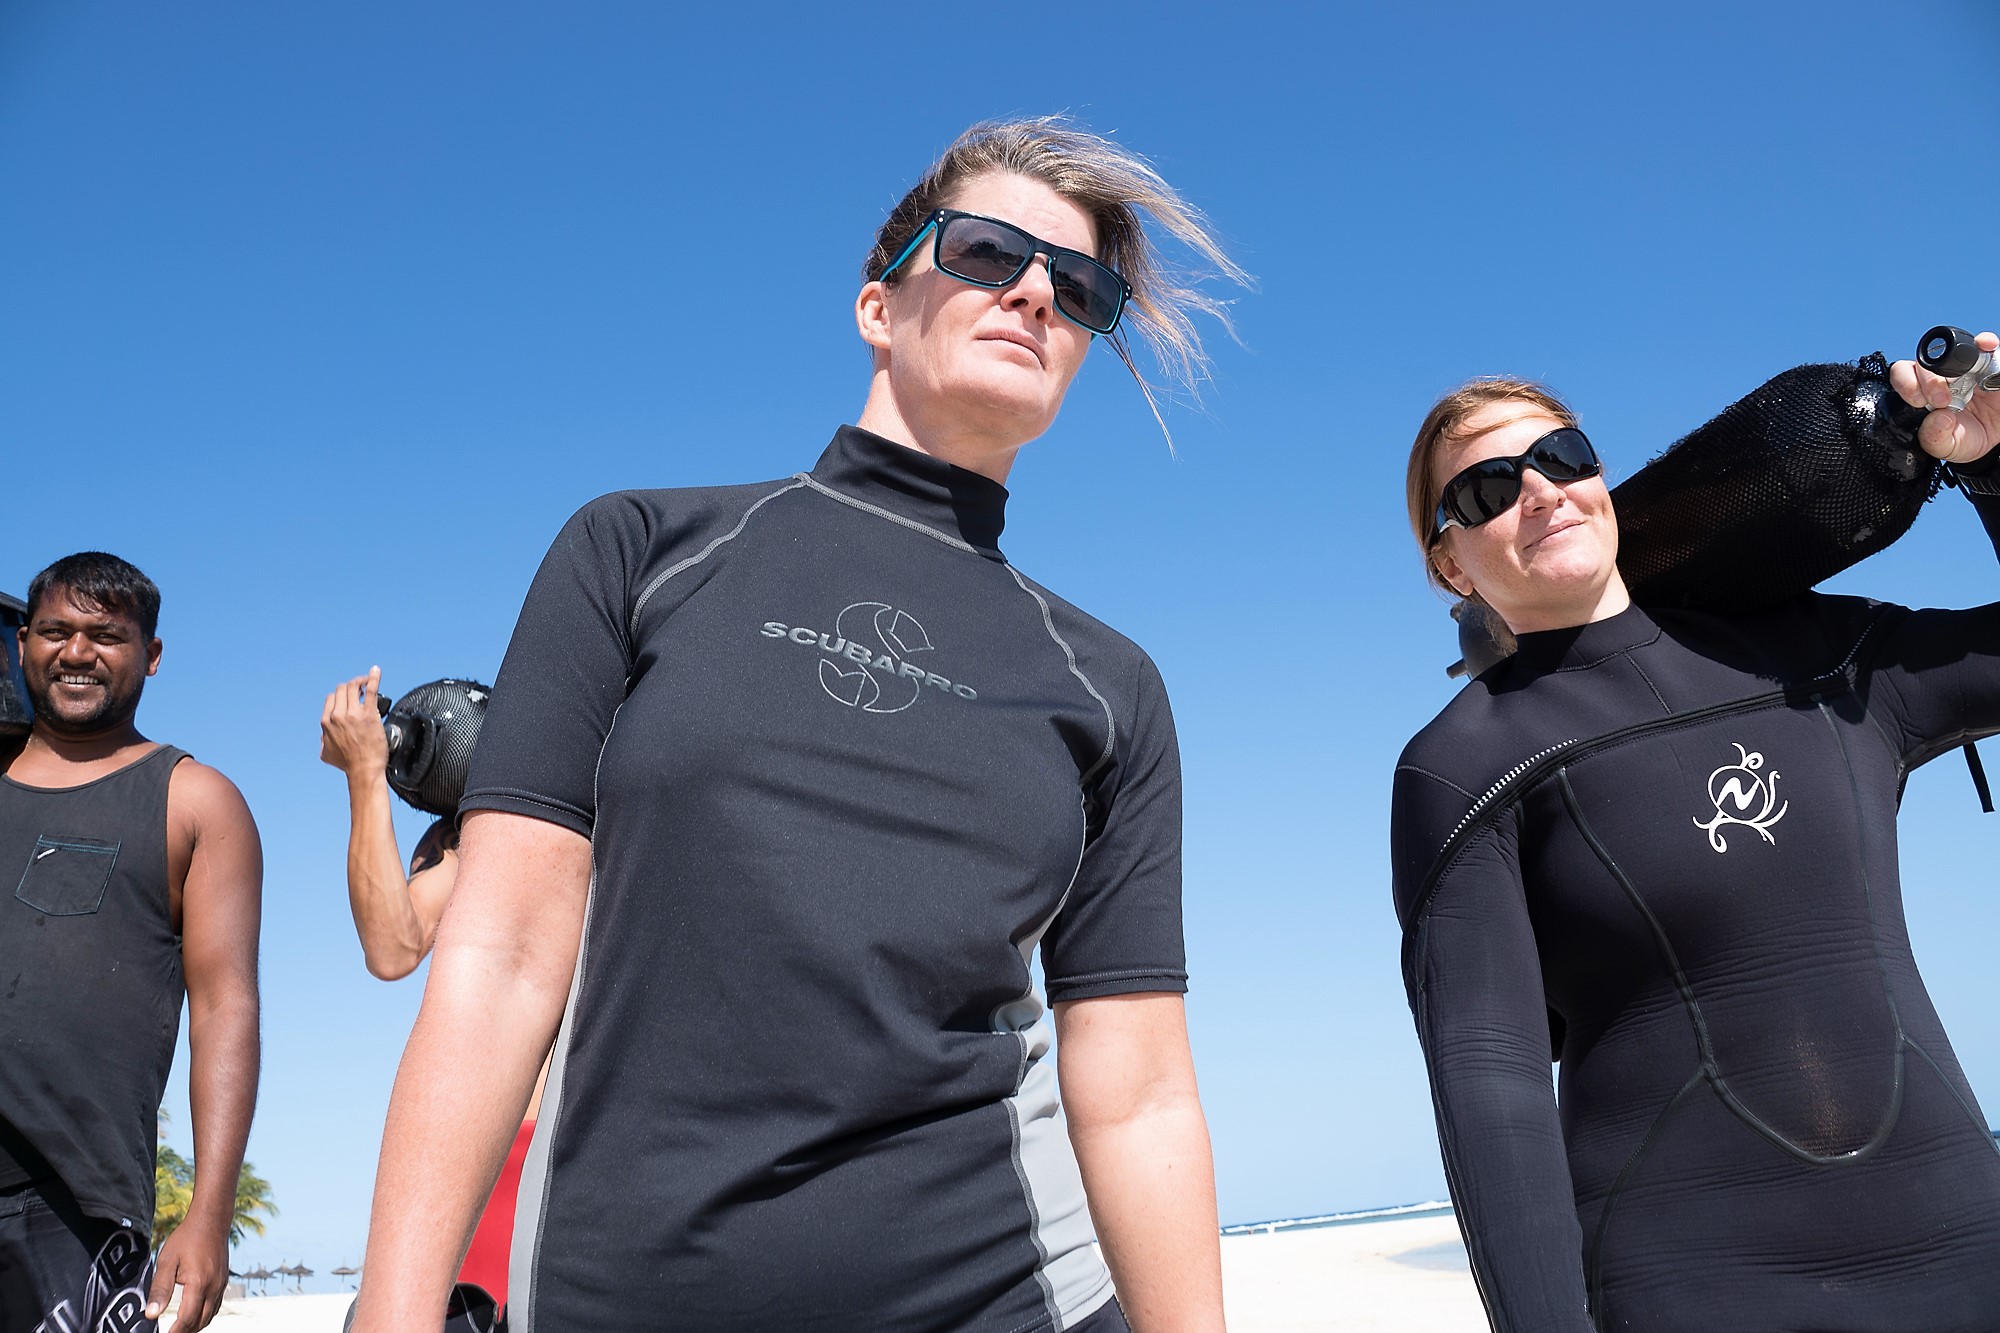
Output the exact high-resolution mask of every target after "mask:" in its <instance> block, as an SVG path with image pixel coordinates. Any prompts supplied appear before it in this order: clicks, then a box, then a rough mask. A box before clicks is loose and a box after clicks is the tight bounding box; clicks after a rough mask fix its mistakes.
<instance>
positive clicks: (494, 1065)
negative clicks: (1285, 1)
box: [356, 120, 1237, 1333]
mask: <svg viewBox="0 0 2000 1333" xmlns="http://www.w3.org/2000/svg"><path fill="white" fill-rule="evenodd" d="M1142 214H1144V215H1149V216H1150V219H1151V220H1152V222H1153V223H1155V224H1157V225H1161V226H1164V227H1165V228H1166V229H1167V230H1169V231H1171V232H1172V233H1173V234H1175V235H1176V236H1178V237H1179V238H1180V239H1181V240H1182V241H1183V242H1185V243H1188V244H1189V245H1191V246H1192V248H1193V249H1195V250H1196V251H1199V252H1200V253H1201V254H1203V255H1204V256H1205V257H1206V259H1207V260H1208V261H1209V262H1211V263H1214V264H1216V265H1218V266H1220V267H1222V268H1223V269H1224V270H1225V271H1228V272H1230V273H1232V274H1233V273H1236V272H1237V270H1235V268H1234V266H1233V265H1230V264H1229V263H1228V261H1227V259H1226V258H1225V257H1224V256H1223V255H1222V254H1221V253H1220V251H1219V250H1218V249H1217V248H1216V246H1215V243H1214V242H1213V240H1212V239H1211V237H1210V236H1209V233H1208V231H1207V230H1206V227H1205V224H1203V222H1202V221H1201V219H1200V217H1199V215H1198V214H1196V213H1195V212H1194V211H1193V210H1192V209H1191V208H1189V207H1188V206H1187V205H1186V204H1184V203H1183V202H1182V201H1181V200H1180V199H1179V197H1178V196H1177V195H1175V194H1174V192H1173V191H1172V190H1171V189H1170V188H1169V187H1168V186H1167V185H1166V184H1165V183H1164V182H1163V181H1161V180H1160V178H1159V177H1158V176H1157V175H1155V174H1154V173H1153V171H1152V170H1151V169H1150V168H1149V167H1147V166H1146V165H1145V164H1144V163H1143V162H1142V161H1140V160H1139V159H1137V158H1135V157H1133V156H1132V155H1130V154H1128V153H1126V152H1124V151H1123V150H1121V149H1119V148H1117V147H1115V146H1113V145H1112V144H1110V143H1107V142H1106V141H1104V140H1102V139H1099V138H1097V137H1095V136H1092V135H1089V134H1086V133H1082V132H1080V131H1078V130H1075V129H1072V128H1069V127H1067V126H1065V125H1064V124H1063V123H1061V122H1059V121H1055V120H1042V121H1028V122H1018V123H1013V124H1006V125H988V126H980V127H975V128H974V129H973V130H971V131H969V132H968V133H967V134H966V135H964V136H962V137H961V139H960V140H959V141H958V142H957V143H956V144H954V145H953V146H952V148H951V149H950V150H949V151H948V152H947V153H946V155H945V156H944V158H943V159H941V160H940V161H939V162H938V163H937V164H936V165H935V166H934V167H933V168H932V169H931V171H930V172H929V173H927V174H926V176H925V177H924V179H923V180H922V181H921V182H919V184H918V185H917V187H916V188H915V189H914V190H912V191H911V192H910V194H909V195H908V196H907V197H905V198H904V200H903V201H902V202H901V203H900V204H899V205H898V206H897V207H896V209H895V210H894V211H893V212H892V213H891V214H890V216H889V219H888V221H887V222H886V223H885V224H884V226H883V228H882V231H881V234H880V235H879V237H878V238H877V242H876V245H875V249H874V251H873V253H872V255H871V256H870V258H869V260H868V263H867V266H866V270H865V279H866V280H865V282H864V283H863V285H862V287H861V290H860V296H859V298H858V301H857V304H856V319H857V323H858V326H859V330H860V334H861V337H862V339H863V341H864V342H865V343H866V344H867V345H868V347H869V348H870V350H871V353H872V356H873V375H872V379H871V382H870V387H869V393H868V398H867V402H866V404H865V406H864V407H863V410H862V413H861V417H860V424H859V426H843V427H841V428H840V429H839V430H838V431H837V432H835V434H834V437H833V442H832V444H831V445H829V446H828V447H827V448H826V451H825V452H824V454H823V455H822V456H821V457H820V459H819V462H818V463H817V464H816V465H814V466H813V467H812V468H811V469H810V470H809V471H805V472H800V473H798V474H797V475H795V476H791V477H785V478H781V479H778V480H775V481H769V482H762V483H757V484H752V485H743V486H725V487H715V488H706V489H689V490H657V491H628V492H621V493H619V494H615V495H609V496H605V497H603V498H602V499H599V500H596V501H593V502H592V503H590V504H589V505H586V506H585V507H584V508H583V509H582V510H581V511H580V512H579V513H578V514H577V515H576V516H575V517H574V518H572V519H571V520H570V522H569V523H568V525H567V526H566V527H564V529H563V530H562V532H561V534H560V535H559V536H558V537H557V538H556V541H555V544H554V546H553V547H552V548H551V549H550V551H549V554H548V556H547V558H546V559H545V560H544V562H543V564H542V567H541V570H540V572H539V573H538V574H537V575H536V577H535V581H534V585H533V587H532V588H531V589H530V591H529V593H528V598H527V602H526V605H525V606H524V607H523V609H522V612H521V618H520V622H519V625H518V626H517V628H516V629H515V632H514V638H513V641H512V643H511V645H510V646H509V648H508V650H507V657H506V660H505V663H504V665H503V666H502V668H501V671H500V675H499V679H498V681H497V682H496V687H495V690H494V694H493V699H494V703H493V706H492V708H491V709H490V710H489V711H488V713H487V715H486V719H485V725H484V728H483V730H482V736H481V741H480V748H479V752H478V755H477V757H476V759H475V760H474V764H473V769H472V773H471V776H470V779H469V781H468V783H467V791H466V796H465V799H464V802H463V804H462V805H461V810H462V812H464V815H465V818H464V837H463V845H462V853H461V855H462V868H461V870H460V873H459V879H458V884H457V888H456V890H455V892H454V894H453V898H452V901H451V904H450V906H449V907H448V908H447V910H446V912H445V915H444V918H443V921H442V924H441V926H440V928H439V931H438V935H437V944H436V949H435V954H434V961H433V962H432V964H431V974H430V981H429V985H428V987H427V989H426V991H425V995H424V1004H423V1010H422V1012H421V1014H420V1015H419V1017H418V1020H417V1025H416V1028H415V1030H414V1032H413V1033H412V1035H411V1038H410V1044H409V1049H408V1051H407V1052H406V1053H405V1055H404V1059H403V1064H402V1068H401V1070H400V1072H399V1074H398V1076H397V1081H396V1091H395V1095H394V1098H393V1100H392V1102H391V1105H390V1110H389V1121H388V1127H387V1131H386V1133H385V1138H384V1144H383V1151H382V1161H381V1167H380V1171H379V1173H378V1178H377V1184H376V1194H375V1207H374V1214H373V1220H372V1223H371V1226H370V1230H369V1250H368V1258H367V1264H366V1269H367V1279H366V1281H365V1283H364V1285H363V1287H362V1290H361V1295H360V1298H359V1304H358V1306H357V1323H356V1327H357V1328H358V1329H361V1330H365V1331H366V1333H390V1331H392V1330H393V1331H394V1333H405V1331H406V1330H409V1329H414V1328H419V1327H422V1326H424V1325H425V1324H426V1323H428V1324H429V1325H430V1326H432V1327H435V1326H436V1318H435V1315H434V1314H433V1313H431V1312H435V1311H437V1310H439V1309H441V1308H442V1307H443V1304H444V1300H445V1292H446V1288H447V1287H448V1286H449V1284H450V1278H451V1273H452V1271H453V1269H454V1267H455V1266H456V1264H457V1263H458V1256H459V1254H460V1253H461V1252H462V1251H463V1249H464V1246H465V1242H466V1237H467V1236H468V1235H469V1233H470V1231H471V1229H472V1223H473V1220H474V1217H475V1215H476V1214H477V1211H478V1203H479V1200H480V1199H481V1198H482V1197H483V1196H484V1193H485V1192H486V1191H487V1190H488V1189H489V1188H490V1187H491V1185H492V1182H493V1178H494V1175H495V1172H496V1171H497V1170H498V1168H499V1166H500V1162H501V1158H502V1157H503V1155H504V1153H505V1151H506V1147H507V1141H508V1136H509V1135H510V1134H511V1133H512V1130H513V1126H514V1125H515V1124H517V1123H518V1122H519V1120H520V1116H521V1111H522V1108H523V1106H524V1104H525V1103H526V1101H527V1098H528V1093H529V1090H530V1088H531V1087H532V1086H533V1084H534V1080H535V1072H536V1069H537V1066H538V1065H539V1063H540V1061H541V1059H542V1056H543V1054H544V1052H548V1051H550V1048H551V1044H552V1043H553V1053H552V1057H551V1059H552V1063H551V1067H550V1072H549V1076H548V1084H547V1091H546V1093H545V1095H544V1098H543V1103H542V1111H541V1116H540V1118H539V1120H538V1122H537V1126H536V1132H535V1136H534V1141H533V1146H532V1147H531V1149H530V1151H529V1155H528V1161H527V1167H526V1170H525V1171H524V1172H523V1178H522V1183H521V1192H520V1204H519V1210H518V1212H517V1221H516V1225H515V1230H514V1250H513V1262H512V1266H511V1269H510V1280H509V1299H510V1308H509V1321H510V1327H511V1328H512V1330H513V1333H528V1331H529V1330H535V1329H540V1330H542V1331H543V1333H557V1331H562V1333H567V1331H568V1330H600V1329H602V1330H611V1329H641V1328H668V1327H671V1328H689V1329H702V1330H710V1331H714V1330H740V1331H741V1333H771V1331H772V1330H787V1331H788V1333H789V1331H791V1330H810V1329H824V1330H847V1329H862V1328H866V1329H869V1330H871V1331H882V1330H909V1331H910V1333H944V1331H945V1330H959V1329H973V1330H994V1331H995V1333H1000V1331H1002V1330H1005V1331H1006V1333H1028V1331H1030V1330H1043V1329H1049V1330H1054V1329H1078V1330H1090V1333H1114V1331H1115V1330H1119V1329H1124V1328H1126V1327H1127V1324H1126V1322H1125V1314H1124V1313H1121V1310H1120V1302H1121V1301H1122V1303H1123V1307H1124V1311H1125V1312H1127V1313H1129V1315H1130V1319H1131V1324H1132V1326H1136V1327H1138V1328H1140V1329H1142V1330H1154V1329H1161V1330H1166V1329H1186V1330H1197V1329H1201V1330H1208V1329H1220V1328H1221V1327H1222V1306H1221V1292H1220V1259H1219V1254H1218V1245H1217V1235H1216V1225H1215V1202H1214V1185H1213V1174H1212V1170H1211V1167H1210V1159H1209V1148H1208V1138H1207V1130H1206V1128H1205V1126H1204V1122H1203V1118H1202V1114H1201V1108H1200V1104H1199V1102H1198V1100H1197V1098H1196V1092H1195V1084H1194V1076H1193V1069H1192V1064H1191V1062H1190V1059H1189V1054H1188V1044H1187V1033H1186V1026H1185V1022H1184V1018H1183V1012H1182V999H1181V995H1182V992H1184V991H1185V989H1186V975H1187V974H1186V972H1185V970H1184V964H1183V956H1182V943H1181V925H1180V778H1179V766H1178V759H1177V754H1176V749H1175V743H1174V732H1173V722H1172V718H1171V716H1170V714H1169V712H1168V708H1167V701H1166V696H1165V693H1164V690H1163V688H1162V686H1161V683H1160V678H1159V675H1158V673H1157V672H1156V671H1155V670H1154V668H1153V666H1152V664H1151V662H1150V661H1149V660H1148V659H1147V658H1146V656H1145V654H1144V653H1142V652H1141V651H1140V650H1139V649H1138V648H1137V647H1135V646H1134V645H1133V644H1132V643H1130V642H1129V641H1128V640H1125V639H1123V638H1121V637H1119V636H1118V635H1117V634H1115V633H1113V632H1112V631H1110V630H1108V629H1106V628H1105V627H1104V626H1102V625H1101V624H1099V623H1098V622H1097V621H1095V620H1092V619H1091V618H1090V617H1088V616H1086V615H1085V614H1083V613H1082V612H1080V611H1078V610H1076V609H1075V608H1074V607H1072V606H1070V605H1069V604H1068V603H1066V602H1064V601H1062V600H1061V599H1060V598H1058V597H1056V596H1055V595H1054V594H1052V593H1050V592H1048V591H1046V590H1044V589H1043V588H1042V587H1041V586H1040V585H1039V584H1037V583H1035V582H1034V581H1032V580H1030V579H1029V578H1027V577H1026V576H1025V575H1023V574H1022V573H1020V572H1019V571H1017V570H1016V569H1015V568H1014V567H1013V566H1012V565H1010V564H1009V563H1008V562H1007V560H1006V558H1005V557H1004V556H1003V555H1002V554H1001V551H1000V547H999V540H1000V534H1001V525H1002V520H1003V517H1004V510H1005V505H1006V503H1007V499H1008V495H1007V491H1006V490H1005V489H1004V487H1003V486H1002V484H1001V483H1002V482H1003V481H1004V479H1005V478H1006V476H1007V474H1008V470H1009V467H1010V466H1011V464H1012V462H1013V459H1014V455H1015V452H1016V451H1017V450H1018V449H1019V448H1020V447H1021V446H1022V445H1023V444H1025V443H1026V442H1027V441H1029V440H1031V439H1033V438H1035V437H1036V436H1038V435H1040V434H1041V433H1042V432H1043V431H1045V430H1046V429H1047V428H1048V427H1049V425H1050V423H1051V422H1052V420H1053V419H1054V417H1055V415H1056V412H1057V409H1058V408H1059V407H1060V406H1061V404H1062V400H1063V395H1064V392H1065V390H1066V389H1067V387H1068V385H1069V382H1070V380H1071V378H1072V376H1074V375H1075V373H1076V372H1077V370H1078V369H1079V368H1080V367H1081V365H1082V363H1083V359H1084V355H1085V353H1086V352H1087V351H1088V350H1089V348H1090V345H1091V343H1092V341H1093V340H1094V339H1095V338H1097V337H1098V336H1106V341H1107V342H1108V344H1109V345H1110V347H1111V348H1112V350H1113V351H1114V352H1115V353H1117V354H1118V355H1119V356H1120V358H1121V359H1122V360H1126V364H1127V365H1128V366H1129V365H1130V364H1131V363H1130V361H1129V359H1128V358H1127V357H1126V345H1125V342H1124V340H1123V336H1122V334H1121V333H1120V332H1119V331H1118V330H1120V328H1121V327H1122V326H1123V325H1124V324H1125V323H1126V322H1130V323H1133V324H1136V325H1137V326H1138V328H1139V330H1140V332H1141V333H1142V334H1143V335H1145V336H1146V337H1147V338H1148V340H1149V341H1151V342H1152V343H1153V344H1154V347H1155V350H1156V351H1159V352H1161V353H1162V354H1163V361H1164V363H1165V364H1167V365H1169V366H1173V365H1175V364H1179V365H1181V366H1182V367H1184V368H1188V369H1192V368H1193V366H1194V365H1195V363H1196V362H1198V359H1199V356H1200V347H1199V343H1198V341H1197V340H1196V339H1195V337H1194V334H1193V329H1192V326H1191V325H1190V323H1189V313H1190V311H1191V310H1194V309H1208V310H1213V309H1214V305H1213V303H1211V302H1208V301H1206V300H1205V299H1204V298H1201V297H1199V296H1197V295H1195V294H1194V293H1192V292H1191V291H1190V290H1189V289H1188V288H1187V286H1186V285H1185V282H1184V280H1182V279H1179V278H1176V277H1173V276H1171V275H1168V274H1166V273H1164V272H1163V271H1162V268H1161V263H1160V260H1159V258H1158V256H1157V255H1156V254H1155V252H1154V251H1153V249H1152V248H1151V245H1150V244H1149V242H1148V240H1147V238H1146V235H1145V233H1144V231H1143V230H1142V228H1141V217H1142ZM1128 283H1129V286H1128ZM1128 297H1129V304H1128ZM691 443H700V444H702V447H721V448H727V447H728V442H727V441H726V440H718V441H713V442H691ZM1038 949H1039V951H1040V954H1041V959H1042V963H1043V970H1044V975H1045V977H1046V983H1047V994H1046V997H1044V995H1043V994H1042V992H1041V989H1040V988H1039V987H1038V986H1037V985H1036V984H1035V982H1034V980H1033V979H1032V976H1031V972H1030V965H1031V961H1032V959H1033V956H1034V955H1035V953H1036V952H1037V950H1038ZM1051 1007H1052V1010H1053V1020H1054V1021H1053V1028H1054V1030H1055V1032H1058V1033H1059V1034H1060V1037H1061V1046H1062V1058H1061V1093H1062V1097H1061V1101H1062V1104H1063V1106H1064V1108H1065V1110H1066V1112H1067V1133H1066V1134H1065V1132H1064V1128H1063V1122H1062V1121H1060V1120H1058V1119H1057V1115H1056V1112H1057V1085H1056V1073H1055V1071H1054V1069H1053V1068H1052V1067H1051V1066H1052V1063H1053V1062H1052V1061H1050V1060H1047V1059H1045V1058H1044V1057H1045V1056H1046V1055H1047V1054H1048V1051H1049V1049H1050V1040H1051V1035H1052V1033H1051V1023H1050V1009H1051ZM447 1127H448V1129H449V1132H448V1133H447V1132H444V1131H445V1130H446V1128H447ZM1086 1192H1087V1193H1088V1201H1089V1206H1088V1211H1086V1209H1085V1194H1086ZM1093 1219H1094V1222H1095V1238H1096V1239H1098V1240H1101V1242H1102V1254H1103V1257H1102V1259H1101V1260H1100V1258H1099V1257H1098V1254H1097V1251H1096V1249H1095V1248H1094V1246H1093V1244H1092V1242H1093V1226H1092V1223H1093ZM1107 1269H1108V1271H1107ZM1114 1280H1115V1283H1116V1293H1117V1298H1118V1299H1116V1300H1114V1299H1113V1282H1114Z"/></svg>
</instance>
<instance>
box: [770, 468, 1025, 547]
mask: <svg viewBox="0 0 2000 1333" xmlns="http://www.w3.org/2000/svg"><path fill="white" fill-rule="evenodd" d="M799 480H800V481H802V482H804V483H805V484H806V485H808V486H810V487H812V488H813V489H814V490H816V491H818V492H819V493H820V494H821V495H824V496H825V497H827V499H829V500H838V501H840V502H841V503H842V504H844V505H852V506H853V507H854V508H856V509H859V510H860V511H861V512H862V513H864V514H873V515H875V517H877V518H886V519H888V520H889V521H890V522H891V523H895V524H899V525H901V526H902V527H906V528H908V529H909V530H910V531H911V532H921V533H923V534H924V536H926V537H935V538H937V539H938V540H939V541H941V542H943V543H944V544H945V545H946V546H956V547H957V548H958V549H959V550H961V551H965V552H967V553H969V554H971V555H977V556H983V557H986V558H988V559H990V558H992V557H993V556H995V555H997V554H999V553H998V552H997V551H985V550H981V549H980V548H979V547H977V546H974V545H973V544H972V543H971V542H962V541H960V540H959V539H958V538H956V537H953V536H951V535H950V534H948V533H943V532H939V531H938V530H937V529H936V528H927V527H925V526H924V525H923V524H921V523H918V522H915V521H913V520H911V519H907V518H904V517H903V516H902V515H901V514H892V513H890V512H889V511H888V510H886V509H879V508H877V507H876V506H874V505H872V504H869V503H868V502H867V501H866V500H857V499H855V498H854V497H853V496H851V495H845V494H843V493H841V492H840V491H836V490H835V489H833V487H831V486H828V485H826V484H824V483H823V482H819V481H815V480H814V479H813V478H811V477H809V476H807V475H806V474H805V473H803V472H801V473H799Z"/></svg>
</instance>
